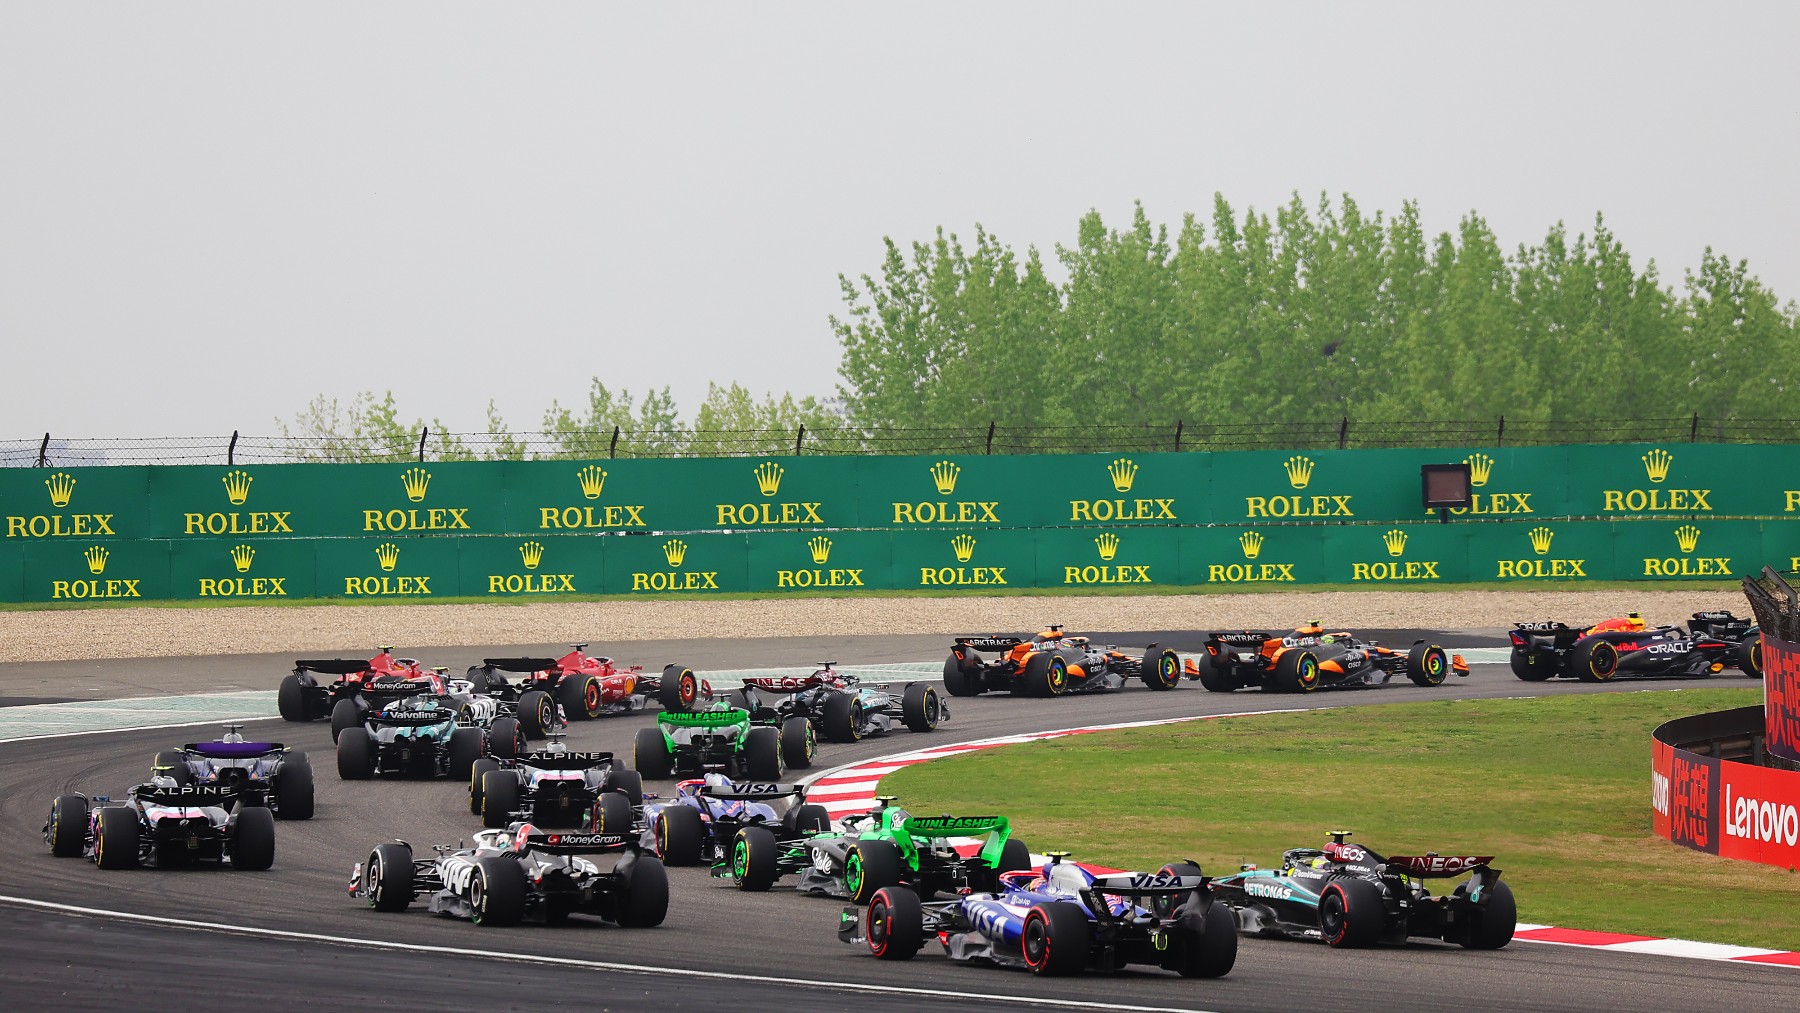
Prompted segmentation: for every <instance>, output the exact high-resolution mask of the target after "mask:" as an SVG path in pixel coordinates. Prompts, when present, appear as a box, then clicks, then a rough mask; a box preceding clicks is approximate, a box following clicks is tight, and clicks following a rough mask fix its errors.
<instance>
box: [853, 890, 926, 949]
mask: <svg viewBox="0 0 1800 1013" xmlns="http://www.w3.org/2000/svg"><path fill="white" fill-rule="evenodd" d="M863 936H864V937H865V938H867V939H868V941H869V952H870V953H873V954H874V955H875V956H876V957H877V958H879V959H881V960H911V959H912V958H913V955H914V954H916V953H918V952H919V947H921V946H923V945H925V910H924V908H923V907H921V906H920V904H919V895H918V894H916V893H914V892H912V891H911V890H908V889H907V888H906V887H904V886H890V887H887V888H885V889H882V890H877V891H875V896H874V897H873V898H872V899H870V901H869V914H868V918H867V920H866V921H865V922H864V923H863Z"/></svg>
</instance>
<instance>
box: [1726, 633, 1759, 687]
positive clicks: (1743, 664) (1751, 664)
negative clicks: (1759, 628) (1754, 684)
mask: <svg viewBox="0 0 1800 1013" xmlns="http://www.w3.org/2000/svg"><path fill="white" fill-rule="evenodd" d="M1731 658H1732V660H1733V661H1735V662H1737V667H1738V670H1739V671H1741V672H1743V673H1744V674H1745V675H1747V676H1749V677H1750V678H1752V679H1760V678H1762V677H1763V671H1762V637H1761V636H1754V637H1751V638H1750V639H1748V640H1745V641H1743V642H1741V643H1739V644H1738V645H1737V648H1736V649H1735V650H1733V651H1732V652H1731Z"/></svg>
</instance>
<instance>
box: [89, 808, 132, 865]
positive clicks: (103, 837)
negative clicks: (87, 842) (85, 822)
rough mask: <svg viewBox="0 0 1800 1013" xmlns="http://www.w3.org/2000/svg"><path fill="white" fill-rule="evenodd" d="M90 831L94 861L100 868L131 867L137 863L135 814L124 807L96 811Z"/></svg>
mask: <svg viewBox="0 0 1800 1013" xmlns="http://www.w3.org/2000/svg"><path fill="white" fill-rule="evenodd" d="M99 823H100V826H99V827H98V828H97V831H96V833H95V834H94V864H95V865H98V866H99V867H100V868H102V869H135V868H137V865H138V819H137V813H134V812H132V811H131V810H130V809H127V808H126V807H124V806H107V807H105V808H104V809H101V810H100V820H99Z"/></svg>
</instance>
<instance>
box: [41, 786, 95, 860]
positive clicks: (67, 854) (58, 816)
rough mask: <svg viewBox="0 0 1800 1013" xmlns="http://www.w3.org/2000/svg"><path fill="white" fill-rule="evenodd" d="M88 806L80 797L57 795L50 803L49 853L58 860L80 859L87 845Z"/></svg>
mask: <svg viewBox="0 0 1800 1013" xmlns="http://www.w3.org/2000/svg"><path fill="white" fill-rule="evenodd" d="M87 825H88V805H87V799H85V798H82V797H81V796H80V795H58V796H56V801H54V802H52V803H50V833H49V837H50V853H51V854H52V855H55V856H56V857H58V858H79V857H81V849H82V846H83V845H85V844H86V843H87Z"/></svg>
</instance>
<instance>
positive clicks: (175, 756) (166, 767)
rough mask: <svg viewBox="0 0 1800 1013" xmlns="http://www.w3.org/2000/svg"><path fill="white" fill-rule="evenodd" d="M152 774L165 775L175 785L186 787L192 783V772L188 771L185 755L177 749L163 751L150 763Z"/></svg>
mask: <svg viewBox="0 0 1800 1013" xmlns="http://www.w3.org/2000/svg"><path fill="white" fill-rule="evenodd" d="M150 770H151V772H152V773H153V774H167V775H168V776H169V777H172V778H174V779H175V783H176V784H178V785H180V786H182V787H183V788H185V787H187V786H188V785H190V784H193V783H194V772H193V771H191V770H189V769H188V765H187V754H186V753H184V752H182V751H181V750H179V749H165V750H163V751H162V752H160V753H157V754H156V756H155V757H154V758H153V759H151V761H150Z"/></svg>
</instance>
